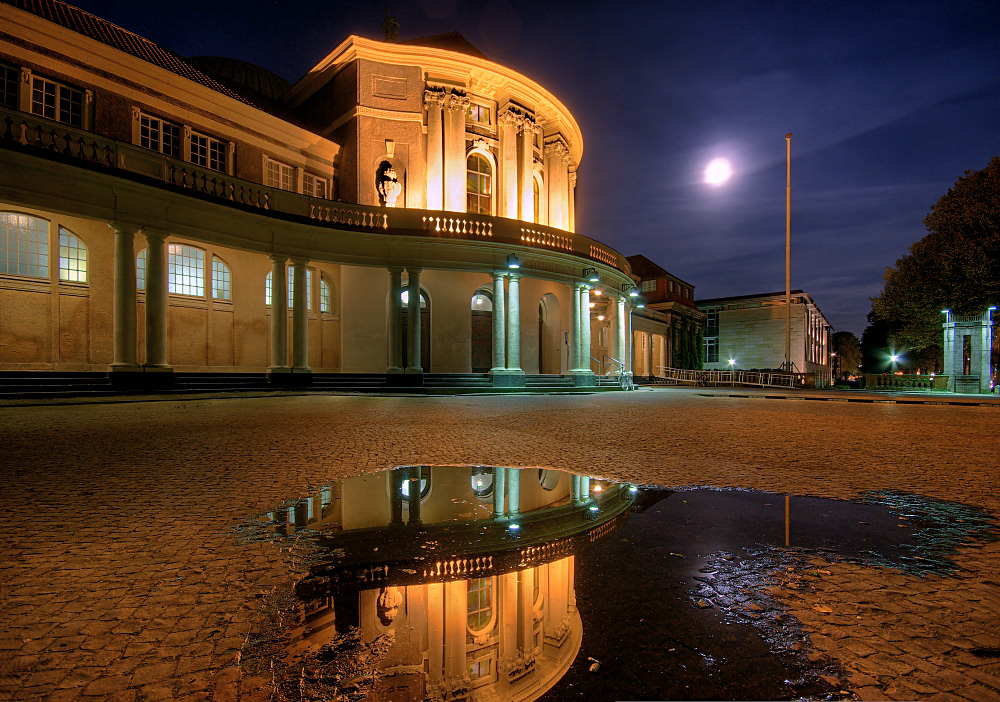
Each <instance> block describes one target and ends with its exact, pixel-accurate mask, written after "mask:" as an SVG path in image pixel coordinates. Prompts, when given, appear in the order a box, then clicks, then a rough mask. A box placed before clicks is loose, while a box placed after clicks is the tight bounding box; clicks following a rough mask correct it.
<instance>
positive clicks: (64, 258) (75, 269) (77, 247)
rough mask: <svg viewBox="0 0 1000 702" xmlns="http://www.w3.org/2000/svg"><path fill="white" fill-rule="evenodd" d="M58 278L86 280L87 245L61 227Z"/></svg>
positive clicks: (77, 280) (84, 281) (74, 280)
mask: <svg viewBox="0 0 1000 702" xmlns="http://www.w3.org/2000/svg"><path fill="white" fill-rule="evenodd" d="M59 280H66V281H70V282H73V283H86V282H87V247H86V246H84V245H83V242H82V241H80V240H79V239H77V238H76V237H75V236H73V235H72V234H70V233H69V232H68V231H67V230H65V229H63V228H62V227H60V228H59Z"/></svg>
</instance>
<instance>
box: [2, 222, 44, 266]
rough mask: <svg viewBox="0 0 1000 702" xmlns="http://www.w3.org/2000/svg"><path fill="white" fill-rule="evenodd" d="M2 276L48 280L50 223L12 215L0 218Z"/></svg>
mask: <svg viewBox="0 0 1000 702" xmlns="http://www.w3.org/2000/svg"><path fill="white" fill-rule="evenodd" d="M0 257H2V258H0V273H11V274H14V275H30V276H34V277H36V278H48V277H49V223H48V222H46V221H45V220H44V219H38V218H37V217H31V216H29V215H22V214H15V213H13V212H9V213H3V214H2V215H0Z"/></svg>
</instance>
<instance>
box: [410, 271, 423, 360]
mask: <svg viewBox="0 0 1000 702" xmlns="http://www.w3.org/2000/svg"><path fill="white" fill-rule="evenodd" d="M406 275H407V281H406V290H407V302H406V326H407V335H406V355H407V364H408V365H407V366H406V370H407V371H408V372H411V373H423V372H424V369H423V366H421V361H420V269H419V268H407V269H406Z"/></svg>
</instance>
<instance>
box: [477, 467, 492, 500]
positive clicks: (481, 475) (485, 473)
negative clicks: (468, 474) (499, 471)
mask: <svg viewBox="0 0 1000 702" xmlns="http://www.w3.org/2000/svg"><path fill="white" fill-rule="evenodd" d="M472 493H473V494H474V495H475V496H476V497H489V496H490V495H492V494H493V469H492V468H483V467H482V466H480V467H478V468H473V469H472Z"/></svg>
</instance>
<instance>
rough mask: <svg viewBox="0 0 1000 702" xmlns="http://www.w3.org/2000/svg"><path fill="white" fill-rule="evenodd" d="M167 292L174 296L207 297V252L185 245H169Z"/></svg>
mask: <svg viewBox="0 0 1000 702" xmlns="http://www.w3.org/2000/svg"><path fill="white" fill-rule="evenodd" d="M167 291H168V292H170V293H171V294H173V295H192V296H195V297H202V296H204V295H205V252H204V251H202V250H201V249H196V248H195V247H193V246H185V245H183V244H168V245H167Z"/></svg>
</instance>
